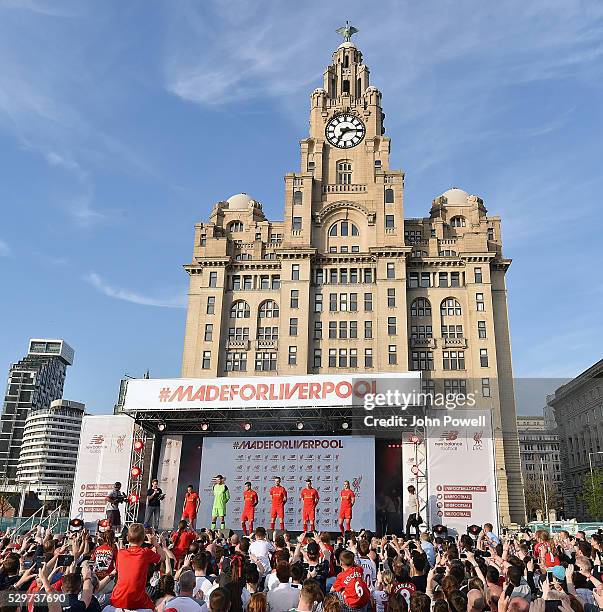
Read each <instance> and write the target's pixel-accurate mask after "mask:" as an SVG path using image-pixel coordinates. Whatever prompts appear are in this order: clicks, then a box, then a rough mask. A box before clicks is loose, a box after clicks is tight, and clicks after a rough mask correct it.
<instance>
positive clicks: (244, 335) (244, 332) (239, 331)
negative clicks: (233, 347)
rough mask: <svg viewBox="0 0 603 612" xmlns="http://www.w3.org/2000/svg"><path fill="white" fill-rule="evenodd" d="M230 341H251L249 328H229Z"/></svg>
mask: <svg viewBox="0 0 603 612" xmlns="http://www.w3.org/2000/svg"><path fill="white" fill-rule="evenodd" d="M275 329H276V328H275ZM228 339H229V340H230V341H231V342H241V341H243V340H249V327H229V328H228Z"/></svg>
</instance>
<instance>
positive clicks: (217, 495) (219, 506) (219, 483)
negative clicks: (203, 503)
mask: <svg viewBox="0 0 603 612" xmlns="http://www.w3.org/2000/svg"><path fill="white" fill-rule="evenodd" d="M214 481H215V484H214V505H213V508H212V510H211V528H212V529H215V528H216V519H217V518H219V519H220V523H221V525H222V529H226V504H227V503H228V500H229V499H230V491H229V490H228V487H227V486H226V484H225V483H224V476H222V474H218V475H217V476H214Z"/></svg>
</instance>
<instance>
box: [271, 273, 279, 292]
mask: <svg viewBox="0 0 603 612" xmlns="http://www.w3.org/2000/svg"><path fill="white" fill-rule="evenodd" d="M272 288H273V289H280V288H281V277H280V276H278V275H274V276H272Z"/></svg>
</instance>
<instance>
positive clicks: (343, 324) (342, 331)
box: [339, 321, 348, 340]
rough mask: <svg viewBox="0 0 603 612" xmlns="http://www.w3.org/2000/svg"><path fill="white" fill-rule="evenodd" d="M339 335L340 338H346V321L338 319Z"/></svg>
mask: <svg viewBox="0 0 603 612" xmlns="http://www.w3.org/2000/svg"><path fill="white" fill-rule="evenodd" d="M339 337H340V339H341V340H347V339H348V322H347V321H339Z"/></svg>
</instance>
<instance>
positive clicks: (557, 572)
mask: <svg viewBox="0 0 603 612" xmlns="http://www.w3.org/2000/svg"><path fill="white" fill-rule="evenodd" d="M551 572H552V574H553V576H555V578H557V580H565V568H564V567H563V565H555V566H554V567H553V568H552V569H551Z"/></svg>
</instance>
